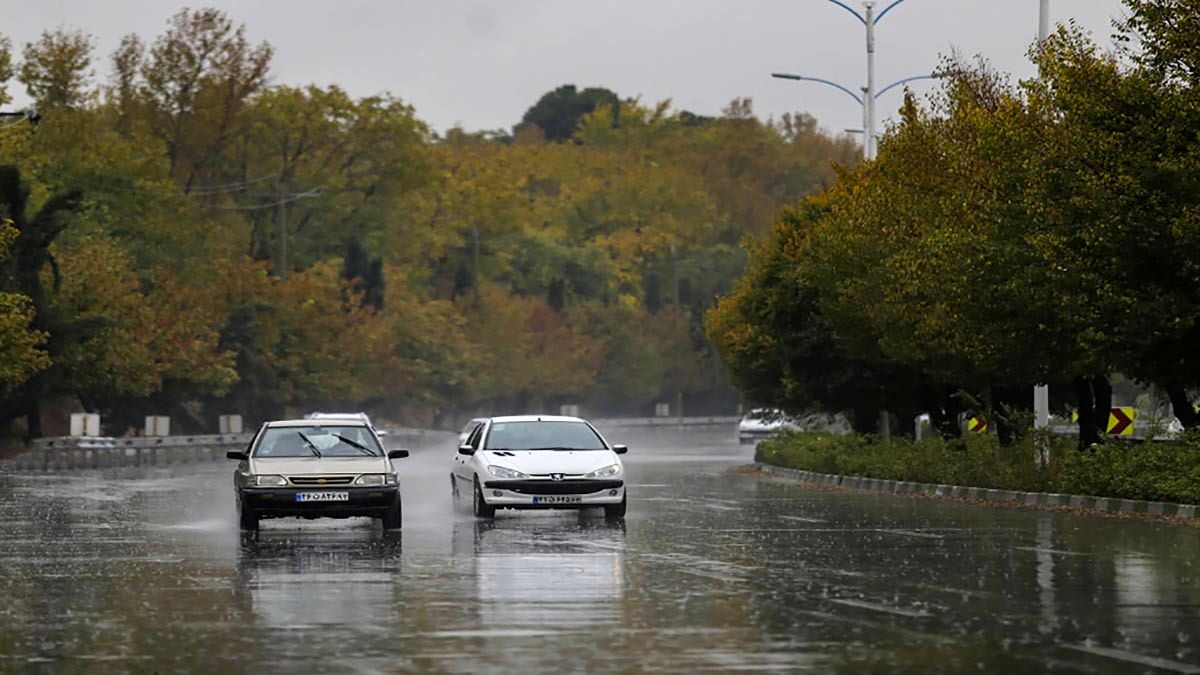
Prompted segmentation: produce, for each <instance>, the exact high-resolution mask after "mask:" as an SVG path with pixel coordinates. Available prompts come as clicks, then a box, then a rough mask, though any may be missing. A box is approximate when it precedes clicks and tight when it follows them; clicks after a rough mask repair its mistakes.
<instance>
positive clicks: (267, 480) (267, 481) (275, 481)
mask: <svg viewBox="0 0 1200 675" xmlns="http://www.w3.org/2000/svg"><path fill="white" fill-rule="evenodd" d="M251 478H252V481H251V484H252V485H254V486H255V487H283V486H285V485H287V480H286V479H285V478H284V477H283V476H276V475H273V474H269V473H264V474H259V475H257V476H252V477H251Z"/></svg>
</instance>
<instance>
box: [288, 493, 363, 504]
mask: <svg viewBox="0 0 1200 675" xmlns="http://www.w3.org/2000/svg"><path fill="white" fill-rule="evenodd" d="M296 501H298V502H348V501H350V493H349V492H297V493H296Z"/></svg>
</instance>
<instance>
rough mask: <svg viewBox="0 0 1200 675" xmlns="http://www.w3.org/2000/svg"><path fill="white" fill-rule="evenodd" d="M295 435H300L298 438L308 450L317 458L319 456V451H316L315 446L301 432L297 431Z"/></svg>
mask: <svg viewBox="0 0 1200 675" xmlns="http://www.w3.org/2000/svg"><path fill="white" fill-rule="evenodd" d="M296 433H297V434H299V435H300V438H301V439H302V440H303V441H304V442H305V443H306V444H307V445H308V449H309V450H312V452H313V454H314V455H316V456H317V457H320V456H321V451H320V450H318V449H317V446H316V444H315V443H313V442H312V441H311V440H309V438H308V436H305V435H304V432H303V431H297V432H296Z"/></svg>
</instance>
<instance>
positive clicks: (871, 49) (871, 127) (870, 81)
mask: <svg viewBox="0 0 1200 675" xmlns="http://www.w3.org/2000/svg"><path fill="white" fill-rule="evenodd" d="M863 8H864V9H866V20H865V21H864V23H866V24H867V95H866V97H865V99H864V100H866V103H867V126H866V146H867V149H866V157H867V159H869V160H870V159H875V2H874V0H867V2H864V3H863Z"/></svg>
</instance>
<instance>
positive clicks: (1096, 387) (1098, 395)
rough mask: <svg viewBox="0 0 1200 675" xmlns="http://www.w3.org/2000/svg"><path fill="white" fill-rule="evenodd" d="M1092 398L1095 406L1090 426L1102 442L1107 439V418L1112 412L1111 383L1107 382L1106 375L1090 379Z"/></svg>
mask: <svg viewBox="0 0 1200 675" xmlns="http://www.w3.org/2000/svg"><path fill="white" fill-rule="evenodd" d="M1092 396H1093V400H1094V401H1095V406H1096V408H1095V413H1094V417H1093V418H1092V424H1093V425H1095V427H1096V430H1097V434H1098V435H1099V436H1100V440H1101V441H1103V440H1104V439H1106V438H1107V437H1108V416H1109V415H1110V414H1111V412H1112V399H1113V388H1112V383H1111V382H1109V381H1108V376H1107V375H1097V376H1096V377H1093V378H1092Z"/></svg>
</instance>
